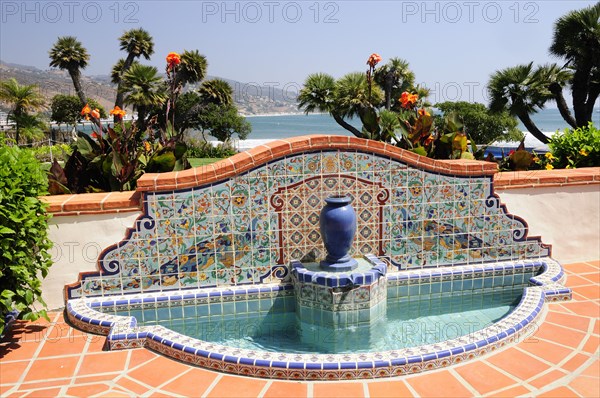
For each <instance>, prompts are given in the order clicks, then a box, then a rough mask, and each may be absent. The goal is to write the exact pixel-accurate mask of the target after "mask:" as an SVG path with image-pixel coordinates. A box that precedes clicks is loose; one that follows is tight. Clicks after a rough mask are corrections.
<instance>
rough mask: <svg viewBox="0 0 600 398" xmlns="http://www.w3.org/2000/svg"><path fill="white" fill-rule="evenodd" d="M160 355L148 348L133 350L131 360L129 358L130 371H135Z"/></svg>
mask: <svg viewBox="0 0 600 398" xmlns="http://www.w3.org/2000/svg"><path fill="white" fill-rule="evenodd" d="M158 356H159V355H158V354H155V353H153V352H152V351H150V350H148V349H146V348H135V349H133V350H131V358H129V369H133V368H135V367H137V366H138V365H141V364H143V363H146V362H149V361H151V360H153V359H154V358H157V357H158Z"/></svg>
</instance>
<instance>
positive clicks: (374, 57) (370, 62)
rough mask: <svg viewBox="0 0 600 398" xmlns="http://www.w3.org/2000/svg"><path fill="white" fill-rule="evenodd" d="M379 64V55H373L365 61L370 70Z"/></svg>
mask: <svg viewBox="0 0 600 398" xmlns="http://www.w3.org/2000/svg"><path fill="white" fill-rule="evenodd" d="M379 62H381V57H380V56H379V54H377V53H373V54H371V56H370V57H369V59H368V60H367V65H369V66H370V67H371V68H374V67H375V65H377V64H378V63H379Z"/></svg>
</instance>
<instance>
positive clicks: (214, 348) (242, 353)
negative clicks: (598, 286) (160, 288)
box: [66, 258, 572, 380]
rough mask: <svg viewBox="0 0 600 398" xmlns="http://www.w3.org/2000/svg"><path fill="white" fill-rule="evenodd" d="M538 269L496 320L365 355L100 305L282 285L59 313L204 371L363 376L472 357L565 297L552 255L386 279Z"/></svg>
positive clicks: (266, 293)
mask: <svg viewBox="0 0 600 398" xmlns="http://www.w3.org/2000/svg"><path fill="white" fill-rule="evenodd" d="M535 268H541V269H542V270H543V272H542V273H541V274H539V275H537V276H535V277H533V278H531V279H530V285H531V286H530V287H526V288H525V289H524V294H523V297H522V299H521V301H520V303H519V304H518V306H517V307H516V308H515V309H514V310H513V311H512V312H511V313H510V314H509V315H508V316H506V317H505V318H503V319H501V320H500V321H499V322H497V323H495V324H493V325H491V326H489V327H487V328H485V329H482V330H480V331H477V332H474V333H471V334H469V335H466V336H460V337H458V338H455V339H452V340H448V341H445V342H441V343H436V344H429V345H424V346H419V347H414V348H407V349H402V350H394V351H387V352H375V353H365V354H285V353H274V352H263V351H255V350H245V349H239V348H232V347H226V346H222V345H219V344H214V343H208V342H204V341H201V340H198V339H194V338H191V337H188V336H184V335H181V334H179V333H176V332H173V331H171V330H169V329H167V328H165V327H163V326H142V327H137V321H136V319H135V317H125V316H116V315H110V314H105V313H101V312H99V311H97V310H96V309H97V308H98V307H101V306H122V307H123V308H128V307H129V306H131V305H140V304H142V303H145V304H155V305H156V306H157V307H158V306H168V305H170V303H172V302H178V301H183V302H184V303H185V302H188V303H190V304H192V303H194V302H197V301H198V300H207V298H209V297H213V298H214V299H220V300H222V301H226V300H231V299H232V296H234V295H254V296H255V297H261V296H263V297H276V296H277V295H280V294H282V293H283V294H285V295H290V294H293V288H292V286H291V285H289V284H264V285H261V286H260V287H256V286H252V287H244V286H232V287H228V288H213V289H199V290H197V291H186V292H180V293H176V294H174V293H172V292H171V293H166V292H159V293H146V294H140V295H126V296H120V297H111V298H110V299H109V298H108V297H104V298H87V299H74V300H69V302H68V303H67V308H66V315H67V317H68V319H69V320H70V322H71V323H72V324H73V325H75V326H76V327H78V328H80V329H82V330H85V331H88V332H92V333H98V334H104V335H108V337H107V345H108V346H109V348H110V349H113V350H114V349H126V348H138V347H147V348H150V349H152V350H154V351H157V352H159V353H162V354H164V355H167V356H169V357H172V358H175V359H178V360H181V361H183V362H186V363H189V364H193V365H198V366H201V367H205V368H208V369H213V370H218V371H222V372H227V373H234V374H240V375H247V376H252V377H262V378H275V379H290V380H344V379H370V378H380V377H392V376H400V375H405V374H413V373H418V372H422V371H427V370H433V369H439V368H443V367H447V366H450V365H452V364H456V363H461V362H463V361H465V360H469V359H473V358H477V357H479V356H481V355H484V354H487V353H489V352H492V351H495V350H497V349H498V348H500V347H503V346H505V345H507V344H511V343H514V342H517V341H520V340H522V339H525V338H527V337H528V336H529V335H530V334H531V333H532V332H534V331H535V328H536V325H535V322H536V320H537V319H538V317H539V316H540V314H541V313H542V311H543V308H544V302H545V301H563V300H569V299H570V298H571V294H572V292H571V289H569V288H565V287H563V286H562V284H561V283H562V281H563V280H564V277H565V275H564V272H563V270H562V267H561V266H560V264H559V263H558V262H556V261H555V260H552V259H551V258H544V259H539V260H524V261H517V262H503V263H497V264H483V265H475V266H473V265H471V266H469V265H467V266H459V267H451V268H446V269H423V270H414V271H404V272H402V273H399V274H397V275H394V277H390V279H389V281H388V286H394V285H399V284H402V283H403V282H406V283H408V281H412V283H415V281H416V283H427V282H430V281H432V280H435V278H438V280H440V279H443V278H444V277H449V278H451V279H455V278H457V279H458V278H461V279H466V278H473V277H475V276H476V275H477V276H479V275H481V276H483V277H486V276H497V275H498V276H499V275H507V274H510V273H512V272H515V271H517V270H524V269H535Z"/></svg>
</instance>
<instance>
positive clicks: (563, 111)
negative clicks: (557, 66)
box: [549, 83, 577, 128]
mask: <svg viewBox="0 0 600 398" xmlns="http://www.w3.org/2000/svg"><path fill="white" fill-rule="evenodd" d="M549 89H550V92H551V93H552V94H553V95H554V100H555V101H556V105H557V106H558V111H559V112H560V115H561V116H562V118H563V119H565V121H566V122H567V123H569V126H571V127H573V128H577V123H576V122H575V119H574V118H573V115H571V111H570V110H569V106H568V105H567V101H565V97H564V95H563V88H562V86H561V85H560V84H558V83H552V84H550V87H549Z"/></svg>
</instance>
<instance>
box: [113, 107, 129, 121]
mask: <svg viewBox="0 0 600 398" xmlns="http://www.w3.org/2000/svg"><path fill="white" fill-rule="evenodd" d="M110 114H111V115H114V116H116V117H117V120H121V119H122V118H123V117H124V116H125V115H126V113H125V111H124V110H122V109H121V108H119V107H118V106H115V107H114V108H113V110H111V111H110Z"/></svg>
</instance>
